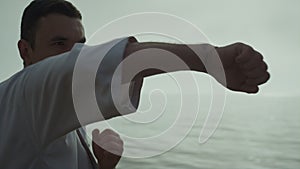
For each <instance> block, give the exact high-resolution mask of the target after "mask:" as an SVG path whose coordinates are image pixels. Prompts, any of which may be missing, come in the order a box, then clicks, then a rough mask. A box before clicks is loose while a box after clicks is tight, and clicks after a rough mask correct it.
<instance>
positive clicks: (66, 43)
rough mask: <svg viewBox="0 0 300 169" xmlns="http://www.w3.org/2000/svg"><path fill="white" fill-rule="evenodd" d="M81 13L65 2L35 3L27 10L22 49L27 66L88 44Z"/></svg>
mask: <svg viewBox="0 0 300 169" xmlns="http://www.w3.org/2000/svg"><path fill="white" fill-rule="evenodd" d="M81 19H82V17H81V14H80V12H79V11H78V10H77V9H76V8H75V7H74V6H73V5H72V4H71V3H70V2H67V1H65V0H34V1H32V2H31V3H30V4H29V5H28V6H27V7H26V9H25V10H24V12H23V16H22V22H21V39H20V40H19V41H18V48H19V52H20V55H21V57H22V59H23V63H24V66H25V67H26V66H28V65H31V64H34V63H36V62H38V61H40V60H43V59H45V58H47V57H50V56H53V55H58V54H61V53H64V52H67V51H69V50H70V49H71V48H72V47H73V45H74V44H75V43H84V42H85V35H84V28H83V26H82V23H81Z"/></svg>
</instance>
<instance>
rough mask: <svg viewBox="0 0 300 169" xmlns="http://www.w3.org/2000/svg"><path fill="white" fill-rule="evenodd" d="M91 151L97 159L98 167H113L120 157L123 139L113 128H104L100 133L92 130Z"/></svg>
mask: <svg viewBox="0 0 300 169" xmlns="http://www.w3.org/2000/svg"><path fill="white" fill-rule="evenodd" d="M92 136H93V143H92V147H93V152H94V155H95V156H96V158H97V160H98V165H99V169H113V168H115V167H116V165H117V164H118V162H119V161H120V159H121V156H122V153H123V141H122V139H121V138H120V136H119V135H118V134H117V133H116V132H114V131H113V130H110V129H106V130H104V131H103V132H101V133H100V131H99V130H98V129H95V130H93V132H92Z"/></svg>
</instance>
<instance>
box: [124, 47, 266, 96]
mask: <svg viewBox="0 0 300 169" xmlns="http://www.w3.org/2000/svg"><path fill="white" fill-rule="evenodd" d="M157 49H161V51H160V50H157ZM164 51H168V52H169V53H168V52H164ZM173 54H175V55H177V57H179V58H180V59H181V60H182V61H184V62H185V63H186V65H187V66H188V67H182V66H180V65H178V67H174V66H173V67H172V68H171V69H169V70H170V71H179V70H187V68H188V69H189V70H192V71H197V72H204V73H208V74H210V75H211V76H213V77H214V78H215V79H216V80H217V81H219V82H220V83H221V84H223V85H224V86H225V87H227V88H228V89H230V90H233V91H241V92H247V93H256V92H258V85H260V84H263V83H265V82H266V81H267V80H268V79H269V77H270V75H269V73H268V72H267V64H266V63H265V62H264V61H263V56H262V55H261V54H260V53H259V52H257V51H256V50H254V49H253V48H252V47H250V46H248V45H245V44H242V43H235V44H231V45H228V46H224V47H214V46H212V45H209V44H194V45H184V44H168V43H155V42H146V43H138V42H134V43H130V44H129V45H128V46H127V49H126V55H127V57H130V56H131V55H139V56H138V57H143V58H146V59H147V58H148V59H149V60H148V62H150V61H151V60H158V61H157V63H159V64H165V65H168V64H169V62H172V60H169V59H167V58H170V56H168V55H173ZM164 58H166V59H164ZM218 58H219V59H218ZM144 61H145V62H147V60H144ZM162 62H163V63H162ZM137 64H138V63H137ZM131 67H132V65H129V66H128V67H126V69H128V70H129V69H131ZM126 69H125V70H124V71H126ZM160 73H164V71H162V70H158V69H146V70H144V71H143V72H142V73H141V74H140V75H141V76H143V77H146V76H151V75H155V74H160ZM222 73H224V74H225V81H224V80H223V79H222V76H221V75H220V74H222Z"/></svg>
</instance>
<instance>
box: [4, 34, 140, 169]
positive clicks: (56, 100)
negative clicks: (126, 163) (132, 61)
mask: <svg viewBox="0 0 300 169" xmlns="http://www.w3.org/2000/svg"><path fill="white" fill-rule="evenodd" d="M128 41H129V38H124V39H117V40H113V41H111V42H108V43H105V44H102V45H98V46H93V47H88V46H86V45H83V44H76V45H74V47H73V49H72V50H71V51H70V52H67V53H63V54H61V55H57V56H53V57H50V58H47V59H44V60H43V61H40V62H38V63H36V64H34V65H31V66H28V67H26V68H25V69H23V70H22V71H20V72H18V73H16V74H15V75H14V76H12V77H11V78H10V79H8V80H6V81H4V82H2V83H1V84H0V168H1V169H2V168H3V169H4V168H5V169H23V168H26V169H50V168H51V169H81V168H84V169H87V168H92V164H91V161H90V160H89V158H88V156H87V153H86V151H85V149H84V148H83V146H82V145H81V142H80V140H79V138H78V135H77V134H76V132H75V130H76V129H77V128H80V127H81V126H82V125H86V124H89V123H92V122H95V121H101V120H104V119H108V118H112V117H115V116H119V115H120V114H119V113H117V111H116V108H115V106H114V105H113V102H112V95H111V92H110V90H117V91H116V92H123V93H120V96H121V95H122V94H124V91H121V90H119V89H117V88H111V81H112V80H111V79H112V75H113V73H115V69H116V67H117V66H118V65H119V63H120V62H121V61H122V59H123V55H124V50H125V47H126V45H127V43H128ZM83 51H84V52H83ZM79 56H80V58H84V60H85V61H84V63H80V64H78V62H76V61H77V60H78V58H79ZM99 60H102V62H101V64H100V66H99V70H98V71H96V75H95V76H96V77H95V78H94V82H95V83H94V84H95V91H96V92H94V93H95V96H96V98H97V102H98V103H99V108H100V110H101V112H102V116H103V117H101V116H99V114H97V113H99V112H94V111H86V110H88V109H86V107H83V108H82V110H83V111H84V112H81V107H80V106H81V105H79V108H78V105H77V108H75V107H76V106H74V102H75V100H74V96H73V95H74V93H75V94H76V96H75V97H76V98H81V95H80V93H82V94H83V95H84V93H86V91H85V89H86V90H89V88H86V86H85V87H82V88H83V89H82V91H79V92H78V91H76V92H74V90H78V89H79V90H81V85H83V86H84V85H85V82H84V81H81V80H80V78H82V79H84V78H86V77H89V76H91V75H92V74H93V73H94V70H93V69H92V68H91V67H89V64H91V63H95V62H99ZM75 65H76V66H77V67H76V68H78V69H77V70H79V71H78V72H79V73H76V77H77V83H76V84H75V85H74V84H73V81H72V80H74V76H73V75H74V74H73V72H74V67H75ZM80 72H81V73H80ZM80 76H85V77H80ZM116 76H117V79H119V80H120V79H122V73H120V72H119V74H117V75H116ZM91 77H92V76H91ZM78 79H79V81H78ZM78 82H79V83H78ZM132 84H133V83H132ZM141 85H142V79H139V80H136V81H135V84H134V85H130V87H132V86H133V88H134V89H133V90H132V91H133V92H131V97H130V98H131V99H132V98H136V99H132V100H131V101H132V103H133V105H134V106H135V108H136V107H137V105H138V98H139V97H138V96H139V94H140V89H141ZM131 89H132V88H131ZM72 91H73V93H72ZM78 93H79V94H78ZM125 93H126V92H125ZM117 94H118V93H117ZM82 97H83V98H84V99H85V96H82ZM120 98H122V99H124V98H125V100H119V101H120V102H122V103H120V104H123V110H122V112H123V113H124V112H125V114H126V113H132V112H134V111H135V110H134V109H133V108H132V107H130V106H128V105H129V102H130V101H129V100H128V99H127V100H126V97H120ZM77 101H78V100H77ZM79 101H80V99H79ZM87 102H88V100H87ZM88 103H89V102H88ZM121 107H122V106H121ZM75 109H76V111H75ZM77 110H78V111H79V113H78V111H77ZM80 113H81V114H80ZM123 113H122V114H123Z"/></svg>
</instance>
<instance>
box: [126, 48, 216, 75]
mask: <svg viewBox="0 0 300 169" xmlns="http://www.w3.org/2000/svg"><path fill="white" fill-rule="evenodd" d="M208 48H210V49H209V50H211V49H214V47H213V46H211V45H208V44H203V45H199V44H197V45H185V44H169V43H156V42H145V43H139V42H133V43H129V44H128V46H127V48H126V53H125V57H128V56H130V55H134V54H135V53H138V52H139V53H140V54H139V55H143V56H140V57H144V58H147V57H149V58H151V60H156V59H157V60H159V64H165V65H169V64H170V62H172V60H169V59H168V58H170V57H168V56H167V55H173V56H174V55H176V57H178V58H179V59H181V60H182V61H183V62H184V63H185V64H186V65H187V67H182V66H178V67H173V69H172V71H180V70H193V71H197V72H206V68H205V66H204V65H205V63H204V62H205V60H207V57H208V56H207V50H208ZM157 49H160V50H161V51H167V52H160V53H158V52H159V51H158V50H157ZM143 50H147V52H141V51H143ZM144 55H147V56H144ZM145 61H146V59H145ZM137 64H139V63H137ZM160 73H165V71H162V70H158V69H148V70H144V71H143V73H142V74H143V76H144V77H146V76H151V75H155V74H160Z"/></svg>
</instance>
